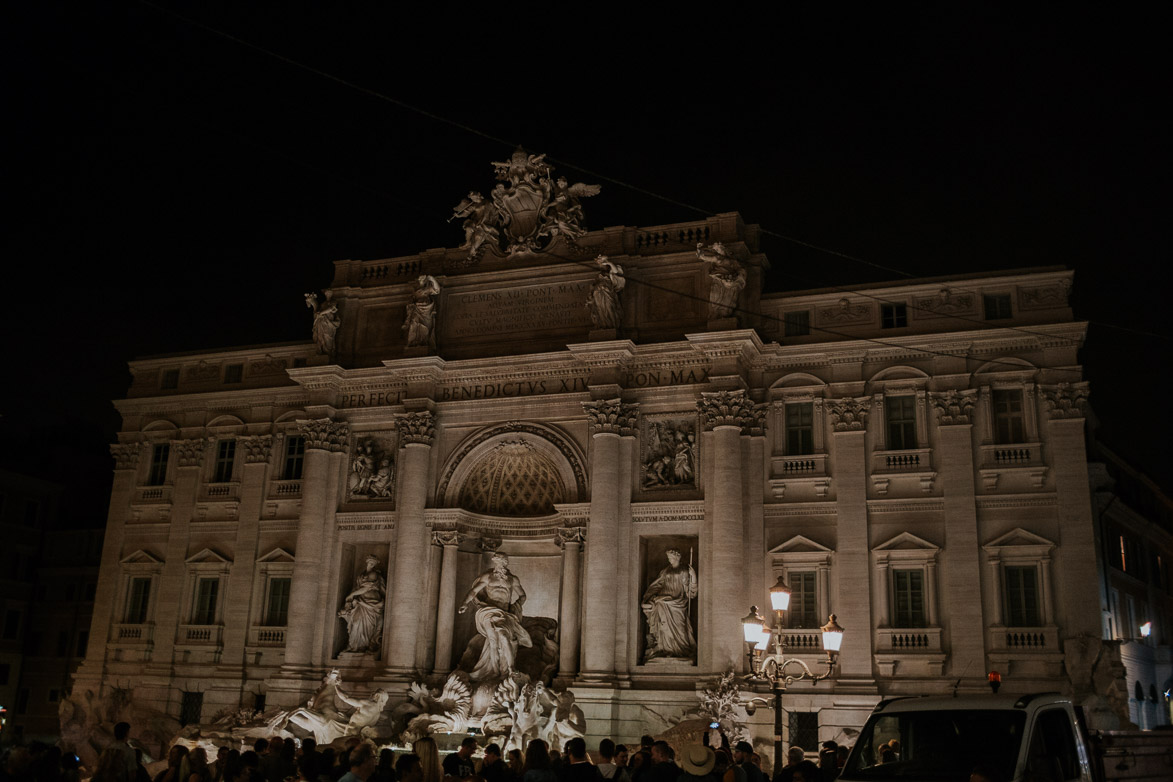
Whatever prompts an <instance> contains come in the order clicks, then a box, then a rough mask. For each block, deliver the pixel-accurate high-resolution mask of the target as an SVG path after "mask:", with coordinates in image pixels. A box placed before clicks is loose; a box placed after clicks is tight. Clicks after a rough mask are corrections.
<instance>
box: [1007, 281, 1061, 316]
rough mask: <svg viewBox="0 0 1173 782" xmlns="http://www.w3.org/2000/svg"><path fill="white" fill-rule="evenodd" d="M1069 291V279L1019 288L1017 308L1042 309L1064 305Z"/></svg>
mask: <svg viewBox="0 0 1173 782" xmlns="http://www.w3.org/2000/svg"><path fill="white" fill-rule="evenodd" d="M1070 293H1071V281H1070V280H1057V281H1055V282H1054V283H1051V284H1050V285H1037V286H1034V287H1030V288H1019V289H1018V308H1019V309H1020V310H1042V309H1050V308H1052V307H1066V306H1067V296H1068V294H1070Z"/></svg>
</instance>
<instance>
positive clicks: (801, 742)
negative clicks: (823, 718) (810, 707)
mask: <svg viewBox="0 0 1173 782" xmlns="http://www.w3.org/2000/svg"><path fill="white" fill-rule="evenodd" d="M789 714H790V746H792V747H802V748H803V749H808V748H814V750H817V749H818V746H819V713H818V712H817V711H792V712H789ZM808 751H809V750H808Z"/></svg>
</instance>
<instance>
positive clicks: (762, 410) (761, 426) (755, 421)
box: [742, 402, 770, 437]
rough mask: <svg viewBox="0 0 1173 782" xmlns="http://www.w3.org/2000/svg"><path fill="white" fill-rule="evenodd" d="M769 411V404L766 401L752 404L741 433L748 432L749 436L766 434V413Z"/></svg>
mask: <svg viewBox="0 0 1173 782" xmlns="http://www.w3.org/2000/svg"><path fill="white" fill-rule="evenodd" d="M769 412H770V405H769V403H768V402H761V403H759V404H756V405H754V406H753V408H752V409H751V410H750V411H749V413H750V417H749V420H748V421H747V422H746V426H745V429H743V430H742V434H748V435H749V436H750V437H763V436H765V434H766V414H767V413H769Z"/></svg>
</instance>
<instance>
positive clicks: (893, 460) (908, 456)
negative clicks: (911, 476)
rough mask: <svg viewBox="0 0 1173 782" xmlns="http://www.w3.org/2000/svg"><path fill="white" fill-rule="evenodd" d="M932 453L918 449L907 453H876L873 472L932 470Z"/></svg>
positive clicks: (873, 459)
mask: <svg viewBox="0 0 1173 782" xmlns="http://www.w3.org/2000/svg"><path fill="white" fill-rule="evenodd" d="M932 453H933V452H932V451H931V450H930V449H928V448H916V449H910V450H906V451H875V452H874V453H873V454H872V472H873V473H886V472H921V471H924V470H931V469H932Z"/></svg>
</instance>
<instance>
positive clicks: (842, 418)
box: [827, 396, 872, 432]
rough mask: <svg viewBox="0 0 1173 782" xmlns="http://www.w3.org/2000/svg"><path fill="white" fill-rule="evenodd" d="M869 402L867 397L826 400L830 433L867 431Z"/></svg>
mask: <svg viewBox="0 0 1173 782" xmlns="http://www.w3.org/2000/svg"><path fill="white" fill-rule="evenodd" d="M871 401H872V399H871V397H867V396H861V397H858V398H856V397H851V396H845V397H840V398H839V399H828V400H827V406H828V407H829V408H830V413H831V428H832V431H835V432H862V431H863V430H864V429H867V426H868V412H869V408H870V407H871Z"/></svg>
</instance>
